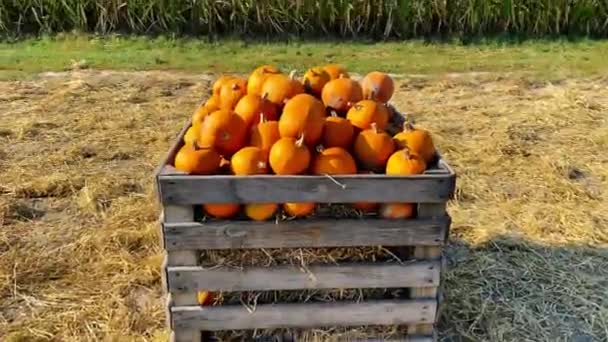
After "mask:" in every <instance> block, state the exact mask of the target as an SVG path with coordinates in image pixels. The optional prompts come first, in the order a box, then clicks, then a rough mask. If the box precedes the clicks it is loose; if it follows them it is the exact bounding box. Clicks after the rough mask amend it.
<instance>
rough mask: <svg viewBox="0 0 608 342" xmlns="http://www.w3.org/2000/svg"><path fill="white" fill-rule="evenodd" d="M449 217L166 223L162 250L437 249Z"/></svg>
mask: <svg viewBox="0 0 608 342" xmlns="http://www.w3.org/2000/svg"><path fill="white" fill-rule="evenodd" d="M449 222H450V218H449V217H438V218H433V219H423V220H421V219H412V220H384V219H367V220H364V219H310V220H293V221H282V222H278V223H275V222H252V221H215V222H206V223H198V222H186V223H165V224H164V235H165V246H166V248H167V250H169V251H171V250H184V249H236V248H296V247H350V246H379V245H381V246H420V245H423V246H440V245H442V244H443V243H444V240H445V238H444V237H445V230H446V229H447V226H448V225H449Z"/></svg>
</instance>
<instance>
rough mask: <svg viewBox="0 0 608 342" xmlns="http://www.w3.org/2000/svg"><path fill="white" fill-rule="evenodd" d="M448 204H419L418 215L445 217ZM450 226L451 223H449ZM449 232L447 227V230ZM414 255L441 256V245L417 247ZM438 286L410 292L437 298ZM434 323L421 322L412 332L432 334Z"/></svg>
mask: <svg viewBox="0 0 608 342" xmlns="http://www.w3.org/2000/svg"><path fill="white" fill-rule="evenodd" d="M445 209H446V205H445V203H443V204H441V203H439V204H435V203H421V204H419V206H418V216H419V217H426V218H431V219H432V218H435V217H444V216H445V215H446V213H445ZM448 228H449V225H448ZM445 233H446V234H447V229H446V232H445ZM446 239H447V236H446ZM413 254H414V257H415V258H417V259H428V258H438V257H441V247H429V246H424V247H415V248H414V250H413ZM437 289H438V287H436V286H435V287H428V286H427V287H418V288H413V289H412V290H411V292H410V294H411V297H412V298H435V299H436V298H437ZM433 330H434V325H433V324H420V325H417V326H414V327H412V328H411V329H410V331H411V332H412V333H415V334H421V335H430V334H432V333H433Z"/></svg>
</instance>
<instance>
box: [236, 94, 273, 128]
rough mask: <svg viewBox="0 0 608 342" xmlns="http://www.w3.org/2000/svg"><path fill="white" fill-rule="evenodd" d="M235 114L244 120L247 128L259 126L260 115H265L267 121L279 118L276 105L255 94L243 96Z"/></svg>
mask: <svg viewBox="0 0 608 342" xmlns="http://www.w3.org/2000/svg"><path fill="white" fill-rule="evenodd" d="M234 113H235V114H236V115H238V116H240V117H241V119H243V121H244V122H245V124H246V125H247V127H251V126H252V125H255V124H257V123H258V122H259V120H260V114H264V117H265V118H266V119H267V120H277V119H278V118H279V113H278V111H277V107H276V105H274V104H273V103H272V102H270V101H268V100H266V99H264V98H262V97H259V96H257V95H253V94H247V95H245V96H243V98H242V99H240V100H239V102H238V103H237V105H236V107H235V108H234Z"/></svg>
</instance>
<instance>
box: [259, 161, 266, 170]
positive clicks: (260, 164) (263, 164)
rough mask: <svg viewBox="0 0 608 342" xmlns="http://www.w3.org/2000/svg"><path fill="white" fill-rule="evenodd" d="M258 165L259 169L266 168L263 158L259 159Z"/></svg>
mask: <svg viewBox="0 0 608 342" xmlns="http://www.w3.org/2000/svg"><path fill="white" fill-rule="evenodd" d="M257 167H258V169H265V168H266V162H263V161H261V160H260V161H258V164H257Z"/></svg>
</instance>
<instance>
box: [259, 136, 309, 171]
mask: <svg viewBox="0 0 608 342" xmlns="http://www.w3.org/2000/svg"><path fill="white" fill-rule="evenodd" d="M268 160H269V163H270V167H271V168H272V171H274V173H276V174H277V175H297V174H300V173H304V171H306V169H308V166H309V164H310V151H309V150H308V147H306V145H305V144H304V137H303V136H301V137H300V138H299V139H297V140H296V139H295V138H287V137H286V138H281V139H279V140H278V141H277V142H276V143H274V145H272V147H271V148H270V155H269V157H268Z"/></svg>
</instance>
